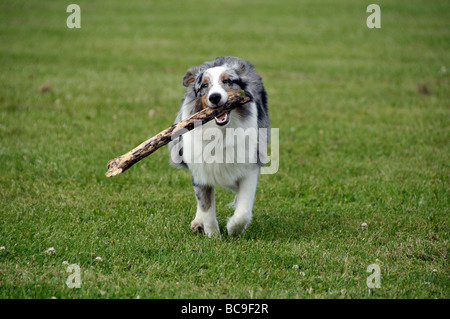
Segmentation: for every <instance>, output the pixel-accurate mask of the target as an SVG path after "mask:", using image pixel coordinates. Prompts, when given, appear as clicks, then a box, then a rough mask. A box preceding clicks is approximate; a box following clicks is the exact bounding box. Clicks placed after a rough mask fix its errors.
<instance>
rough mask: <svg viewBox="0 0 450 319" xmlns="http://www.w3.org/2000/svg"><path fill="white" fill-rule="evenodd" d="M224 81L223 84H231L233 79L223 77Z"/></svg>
mask: <svg viewBox="0 0 450 319" xmlns="http://www.w3.org/2000/svg"><path fill="white" fill-rule="evenodd" d="M222 83H223V84H231V80H229V79H223V80H222Z"/></svg>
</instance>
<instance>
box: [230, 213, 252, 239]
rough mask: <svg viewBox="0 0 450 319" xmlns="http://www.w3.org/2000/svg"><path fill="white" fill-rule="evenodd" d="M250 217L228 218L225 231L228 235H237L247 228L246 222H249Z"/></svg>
mask: <svg viewBox="0 0 450 319" xmlns="http://www.w3.org/2000/svg"><path fill="white" fill-rule="evenodd" d="M250 221H251V217H247V216H240V217H236V216H232V217H230V219H228V223H227V231H228V235H230V236H239V235H241V234H242V233H243V232H244V230H245V229H246V228H247V226H248V224H250Z"/></svg>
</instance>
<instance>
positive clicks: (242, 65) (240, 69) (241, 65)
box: [238, 62, 247, 75]
mask: <svg viewBox="0 0 450 319" xmlns="http://www.w3.org/2000/svg"><path fill="white" fill-rule="evenodd" d="M246 70H247V66H246V65H245V63H243V62H241V63H239V65H238V73H239V75H243V74H244V73H245V71H246Z"/></svg>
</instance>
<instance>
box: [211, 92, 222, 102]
mask: <svg viewBox="0 0 450 319" xmlns="http://www.w3.org/2000/svg"><path fill="white" fill-rule="evenodd" d="M221 99H222V95H220V94H219V93H213V94H211V95H210V96H209V101H210V102H211V103H212V104H217V103H219V102H220V100H221Z"/></svg>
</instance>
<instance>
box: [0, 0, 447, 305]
mask: <svg viewBox="0 0 450 319" xmlns="http://www.w3.org/2000/svg"><path fill="white" fill-rule="evenodd" d="M77 3H78V4H79V5H80V7H81V17H82V20H81V26H82V28H81V29H68V28H67V27H66V18H67V16H68V13H66V12H65V11H66V10H65V9H66V6H67V5H68V4H69V3H67V4H66V3H64V2H60V1H21V2H20V1H16V2H14V3H12V2H10V1H9V2H6V1H2V2H1V3H0V21H1V24H0V70H1V72H0V136H1V139H0V171H1V174H0V200H1V202H0V216H1V219H0V246H3V247H4V248H5V249H3V250H0V298H51V297H56V298H136V297H138V296H139V297H140V298H427V299H428V298H430V299H431V298H449V291H450V290H449V288H450V280H449V264H448V249H449V248H448V247H449V246H448V245H449V222H448V214H449V198H450V197H449V161H448V159H449V146H448V141H449V115H450V114H449V102H450V99H449V98H450V94H449V72H450V70H449V69H450V63H449V62H450V59H449V53H448V52H449V49H450V45H449V43H450V33H449V23H448V21H449V12H450V5H449V3H448V2H445V1H433V2H425V1H418V0H416V1H406V0H405V1H396V2H395V3H392V1H381V0H380V1H378V2H377V3H378V4H379V5H380V7H381V17H382V28H381V29H368V28H367V27H366V25H365V21H366V18H367V16H368V13H366V12H365V11H366V7H367V5H368V4H370V2H367V3H364V2H361V1H350V0H346V1H339V3H337V2H335V1H331V0H329V1H302V2H300V1H276V2H273V1H268V0H267V1H245V2H242V1H234V0H231V1H227V2H224V3H221V4H218V3H217V2H211V1H191V2H186V1H184V2H179V3H177V4H176V5H175V4H173V3H172V2H170V3H169V2H167V1H165V2H163V1H156V2H155V3H150V2H149V1H134V0H130V1H127V2H126V3H123V2H121V1H95V2H92V1H81V0H80V1H78V2H77ZM220 55H235V56H239V57H242V58H244V59H247V60H249V61H251V62H252V63H253V64H254V65H255V66H256V68H257V70H258V71H259V73H260V74H261V75H262V77H263V79H264V83H265V86H266V89H267V92H268V97H269V110H270V117H271V122H272V126H273V127H277V128H280V168H279V171H278V172H277V173H276V174H274V175H263V176H261V177H260V182H259V185H258V191H257V196H256V202H255V206H254V218H253V221H252V224H251V225H250V227H249V228H248V229H247V231H246V232H245V233H244V234H243V235H242V236H241V237H239V238H231V237H229V236H227V234H226V229H225V224H226V219H227V217H228V216H230V215H231V214H232V210H231V208H228V207H226V204H227V203H229V202H230V201H231V200H232V199H233V194H231V193H229V192H227V191H225V190H222V189H218V190H217V191H216V195H217V203H216V206H217V210H218V219H219V224H220V227H221V231H222V240H214V239H213V240H211V239H208V238H206V237H204V236H201V235H197V234H194V233H192V232H191V231H190V229H189V223H190V221H191V220H192V219H193V217H194V215H195V197H194V194H193V191H192V189H191V186H190V176H189V174H188V172H186V171H180V170H176V169H174V168H172V167H171V166H169V163H168V154H167V152H166V151H165V150H161V151H159V152H156V153H155V154H153V155H151V157H149V158H147V159H145V160H144V161H142V162H140V163H138V164H136V165H135V166H134V167H133V168H131V169H130V170H128V171H127V172H126V173H125V174H122V175H120V176H117V177H115V178H112V179H107V178H106V177H105V176H104V173H105V171H106V167H105V165H106V162H107V161H108V160H109V159H111V158H113V157H116V156H118V155H120V154H123V153H125V152H126V151H128V150H130V149H131V148H132V147H134V146H136V145H138V144H139V143H140V142H142V141H143V140H145V139H146V138H148V137H150V136H152V135H154V134H155V133H157V132H159V131H161V130H162V129H164V128H166V127H168V126H169V125H170V124H171V123H172V122H173V120H174V117H175V114H176V111H177V109H178V107H179V104H180V99H181V97H182V94H183V87H182V85H181V80H182V77H183V75H184V72H185V71H186V70H187V69H188V68H189V67H190V66H192V65H197V64H200V63H202V62H203V61H206V60H210V59H213V58H215V57H217V56H220ZM46 83H47V87H48V90H43V89H42V86H43V85H44V84H46ZM418 88H422V89H418ZM362 223H366V224H367V226H366V227H362V226H361V224H362ZM49 247H54V249H55V251H56V254H54V255H49V254H45V250H47V249H48V248H49ZM96 257H101V259H102V260H101V261H98V260H97V259H96ZM64 261H67V262H68V263H70V264H78V265H79V266H80V267H81V280H82V283H81V288H79V289H77V288H74V289H69V288H68V287H67V285H66V284H65V282H66V280H67V278H68V276H69V275H70V274H69V273H68V272H67V271H66V267H67V266H66V265H65V264H63V262H64ZM374 263H375V264H377V265H379V266H380V270H381V288H379V289H368V287H367V285H366V280H367V277H368V276H369V275H370V273H367V272H366V269H367V267H368V266H369V265H370V264H374Z"/></svg>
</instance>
